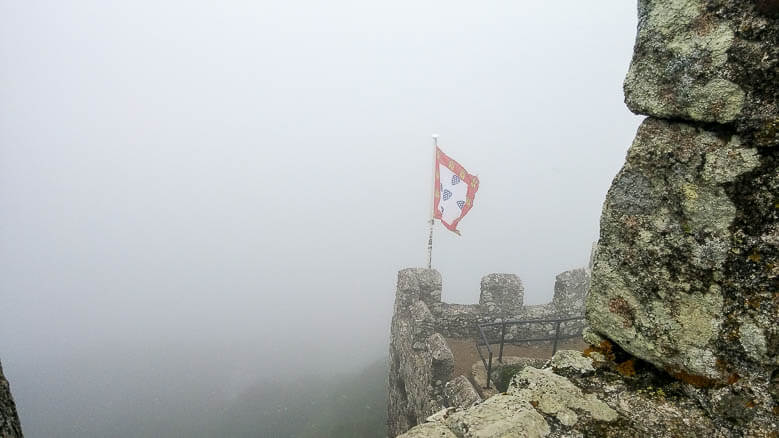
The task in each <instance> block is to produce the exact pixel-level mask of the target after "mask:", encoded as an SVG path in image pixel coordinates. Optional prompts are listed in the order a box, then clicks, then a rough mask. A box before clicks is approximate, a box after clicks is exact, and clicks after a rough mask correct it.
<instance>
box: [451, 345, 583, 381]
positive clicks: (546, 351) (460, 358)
mask: <svg viewBox="0 0 779 438" xmlns="http://www.w3.org/2000/svg"><path fill="white" fill-rule="evenodd" d="M446 342H447V343H448V344H449V347H450V348H451V349H452V353H453V354H454V375H455V376H459V375H463V376H466V377H468V376H470V375H471V367H472V366H473V364H474V363H476V362H481V359H480V358H479V353H478V352H476V341H475V340H474V339H453V338H447V339H446ZM490 348H492V354H493V361H497V360H498V350H499V348H500V346H499V345H490ZM585 348H587V343H586V342H584V340H583V339H581V338H576V339H566V340H563V341H559V342H558V343H557V349H558V350H579V351H582V350H584V349H585ZM482 353H484V354H485V355H486V354H487V353H486V349H485V348H482ZM503 355H504V356H519V357H531V358H535V359H550V358H551V357H552V342H532V343H528V344H525V345H510V344H506V345H505V346H504V347H503ZM485 358H486V356H485Z"/></svg>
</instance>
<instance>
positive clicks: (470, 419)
mask: <svg viewBox="0 0 779 438" xmlns="http://www.w3.org/2000/svg"><path fill="white" fill-rule="evenodd" d="M593 352H594V351H593ZM615 352H616V350H613V349H612V348H611V347H610V346H609V348H608V349H605V350H603V353H605V354H606V355H608V356H609V358H604V360H603V361H594V360H593V359H591V358H590V357H588V356H584V355H582V353H581V352H578V351H565V350H563V351H559V352H557V354H555V356H554V357H553V358H552V359H551V360H550V361H549V362H548V363H547V365H546V366H544V367H542V368H536V367H533V366H525V367H524V368H522V369H520V370H519V371H518V372H517V373H516V375H514V377H513V378H512V380H511V383H510V385H509V388H508V390H507V391H506V392H505V393H503V394H498V395H496V396H494V397H491V398H489V399H487V400H485V401H484V402H483V403H481V404H479V405H476V406H474V407H471V408H469V409H465V410H460V411H455V412H446V413H445V415H436V416H433V417H430V418H429V419H428V420H429V421H430V422H429V423H425V424H424V425H422V426H418V427H416V428H413V429H411V430H410V431H409V432H408V433H407V434H404V435H401V438H410V437H421V436H442V437H444V436H446V437H451V436H456V437H458V438H466V437H484V438H487V437H489V438H497V437H554V438H574V437H577V438H578V437H587V436H591V437H604V436H605V437H631V438H632V437H639V436H640V437H648V438H665V437H669V436H674V437H676V436H679V437H698V436H712V437H731V436H735V435H733V434H732V432H731V430H729V429H728V428H726V427H723V426H721V425H718V424H717V423H716V422H715V421H713V420H712V419H711V418H710V417H709V416H708V415H707V414H706V411H705V410H704V409H703V408H701V407H700V406H699V405H698V403H697V402H696V401H695V400H694V399H692V398H690V397H689V396H688V395H687V392H688V391H689V390H690V388H691V387H690V385H688V384H685V383H682V382H679V381H676V380H673V379H671V378H668V376H667V375H665V374H664V373H660V372H658V371H657V370H656V369H654V368H653V367H651V366H650V365H642V364H641V363H639V362H635V361H634V360H633V359H627V360H625V361H623V362H621V363H617V362H615V361H614V358H616V357H617V356H620V358H619V359H618V360H620V361H622V360H623V359H625V357H626V356H623V355H624V353H622V352H618V353H617V354H614V353H615ZM588 354H589V353H588ZM626 363H627V364H629V365H625V364H626ZM425 433H427V434H428V435H425ZM450 434H451V435H450Z"/></svg>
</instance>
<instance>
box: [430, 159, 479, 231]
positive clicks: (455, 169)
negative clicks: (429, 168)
mask: <svg viewBox="0 0 779 438" xmlns="http://www.w3.org/2000/svg"><path fill="white" fill-rule="evenodd" d="M441 165H444V166H446V167H447V168H448V169H449V170H451V171H452V173H454V174H455V175H457V176H458V177H459V178H460V180H461V181H462V182H464V183H466V184H468V191H467V193H466V196H465V198H466V201H465V206H463V208H462V210H461V212H460V215H459V216H458V217H457V218H455V219H454V220H453V221H452V223H450V224H449V223H446V222H444V220H443V219H442V215H441V211H440V209H439V203H440V200H441V175H440V170H439V166H441ZM478 190H479V178H478V177H477V176H476V175H472V174H470V173H468V171H467V170H465V168H464V167H463V166H462V165H461V164H460V163H458V162H457V161H455V160H454V159H452V158H451V157H449V156H448V155H446V154H445V153H444V152H443V151H442V150H441V148H439V147H437V146H436V160H435V187H434V191H435V194H434V201H433V217H434V218H435V219H438V220H439V221H440V222H441V223H442V224H443V225H444V227H446V228H447V229H448V230H449V231H452V232H454V233H456V234H458V235H459V234H460V231H459V230H457V225H458V224H459V223H460V221H461V220H462V218H463V217H465V215H466V214H468V212H469V211H470V210H471V208H472V207H473V203H474V200H475V199H476V192H477V191H478Z"/></svg>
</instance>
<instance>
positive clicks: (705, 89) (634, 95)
mask: <svg viewBox="0 0 779 438" xmlns="http://www.w3.org/2000/svg"><path fill="white" fill-rule="evenodd" d="M638 4H639V7H638V16H639V22H638V35H637V38H636V44H635V48H634V54H633V61H632V63H631V65H630V70H629V72H628V75H627V78H626V79H625V85H624V90H625V102H626V103H627V105H628V107H629V108H630V109H631V110H632V111H633V112H636V113H639V114H646V115H649V116H654V117H659V118H666V119H683V120H694V121H701V122H715V123H722V124H724V123H728V124H735V125H736V126H737V127H738V129H739V131H740V132H742V133H746V132H748V133H749V135H750V137H751V136H752V135H753V134H754V139H755V140H754V141H755V142H756V143H755V144H757V145H769V144H774V145H776V144H777V143H779V137H777V124H778V123H779V98H778V97H777V96H779V93H778V92H777V86H776V84H777V81H779V75H777V64H778V63H779V20H777V13H779V6H777V5H778V4H777V2H775V1H764V0H761V1H754V0H639V2H638Z"/></svg>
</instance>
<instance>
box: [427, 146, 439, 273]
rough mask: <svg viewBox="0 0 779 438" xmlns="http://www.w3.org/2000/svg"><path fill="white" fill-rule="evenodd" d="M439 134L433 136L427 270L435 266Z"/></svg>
mask: <svg viewBox="0 0 779 438" xmlns="http://www.w3.org/2000/svg"><path fill="white" fill-rule="evenodd" d="M437 152H438V134H433V190H432V191H431V192H430V204H428V205H429V206H430V232H429V234H428V237H427V269H432V267H433V265H432V263H433V225H434V224H435V213H434V212H433V208H434V204H433V203H434V202H435V189H436V186H435V168H436V164H437V162H438V160H437V158H438V157H437V156H436V154H437Z"/></svg>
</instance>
